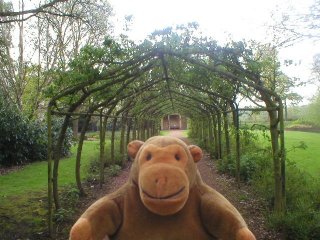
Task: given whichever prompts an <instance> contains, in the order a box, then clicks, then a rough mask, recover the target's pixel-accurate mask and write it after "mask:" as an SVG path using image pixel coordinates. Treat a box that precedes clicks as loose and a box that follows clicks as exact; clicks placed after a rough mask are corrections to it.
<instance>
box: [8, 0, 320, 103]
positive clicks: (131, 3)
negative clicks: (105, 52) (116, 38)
mask: <svg viewBox="0 0 320 240" xmlns="http://www.w3.org/2000/svg"><path fill="white" fill-rule="evenodd" d="M313 1H314V0H241V1H239V0H109V2H110V3H111V5H112V7H113V9H114V14H115V16H114V17H113V21H114V24H115V29H116V31H115V32H116V33H117V32H118V33H119V32H120V31H121V29H122V28H123V22H124V18H125V16H126V15H133V21H132V24H131V31H130V32H129V33H128V34H129V36H130V38H132V39H133V40H136V41H139V40H143V39H145V38H146V37H147V35H149V34H150V33H152V32H153V31H154V30H159V29H163V28H166V27H169V26H174V25H177V24H185V23H188V22H197V23H199V25H200V28H201V30H202V32H203V33H204V34H205V35H207V36H211V37H212V38H214V39H216V40H217V41H218V42H219V43H220V44H221V45H223V44H224V42H226V41H227V40H228V39H232V40H243V39H245V40H251V39H253V40H258V41H260V42H268V41H270V39H271V38H270V37H271V35H272V34H270V32H267V26H268V25H272V22H273V20H272V17H271V16H272V13H276V14H275V15H276V16H278V17H279V16H281V14H282V13H284V12H288V11H291V12H292V11H294V12H295V13H297V14H299V13H307V12H308V9H309V7H310V5H311V4H312V3H313ZM12 2H13V3H14V4H17V2H18V0H12ZM37 2H39V0H25V3H26V5H27V8H28V7H30V8H32V5H33V6H34V4H36V3H37ZM319 52H320V42H318V43H314V42H311V41H304V42H302V43H299V44H296V45H294V46H293V47H290V48H286V49H283V50H281V52H280V59H281V60H282V61H283V60H284V59H291V60H294V61H295V62H299V63H301V64H300V65H298V66H291V67H289V68H288V67H287V68H283V69H282V70H283V71H284V72H285V73H286V74H287V75H288V76H289V77H298V78H301V79H303V80H307V79H309V78H311V71H310V70H311V63H312V58H313V55H314V54H316V53H319ZM316 89H317V88H316V87H315V86H310V85H309V86H307V87H305V88H299V89H298V90H297V91H298V93H299V94H301V95H302V96H303V97H305V98H306V99H307V98H310V97H311V96H312V95H313V94H314V93H315V92H316Z"/></svg>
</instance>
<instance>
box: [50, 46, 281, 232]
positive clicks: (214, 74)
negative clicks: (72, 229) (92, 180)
mask: <svg viewBox="0 0 320 240" xmlns="http://www.w3.org/2000/svg"><path fill="white" fill-rule="evenodd" d="M176 44H177V45H176V46H175V47H172V46H169V44H163V45H159V44H156V43H155V44H154V45H152V46H149V48H147V49H146V48H143V50H142V48H139V47H137V48H136V49H134V51H132V53H130V54H128V55H127V57H125V58H122V59H121V61H115V62H112V63H110V62H108V61H103V60H101V59H103V57H104V55H101V59H98V60H95V61H94V63H91V64H90V65H89V66H88V69H84V68H81V69H79V68H76V69H71V70H70V73H69V74H72V73H71V72H72V71H75V72H77V73H79V71H80V72H81V71H82V72H81V73H83V75H84V74H86V75H85V76H86V77H83V76H81V78H79V79H78V81H76V82H75V83H74V84H73V85H71V86H66V87H65V90H64V91H62V92H60V93H59V94H58V95H56V96H55V97H53V98H52V99H51V100H50V102H49V105H48V114H47V118H48V119H47V120H48V139H49V148H48V152H49V159H48V203H49V230H50V232H52V224H53V223H52V211H53V205H55V208H56V209H59V208H60V207H61V205H60V200H59V191H58V172H59V171H58V169H59V160H60V149H61V147H62V145H63V141H64V138H65V135H66V131H67V128H68V126H69V125H70V123H71V122H72V121H73V120H74V119H77V118H80V117H81V119H82V120H83V121H82V124H81V126H80V127H81V131H80V135H79V138H78V145H77V156H76V166H75V178H76V182H77V186H78V188H79V191H80V193H81V194H85V191H84V189H83V187H82V185H81V176H80V166H81V153H82V146H83V142H84V139H85V134H86V132H87V130H88V126H89V125H90V121H91V120H92V118H93V117H95V118H98V119H99V121H98V122H99V131H100V133H99V134H100V145H99V146H100V157H99V161H100V179H99V181H100V184H103V183H104V166H105V154H106V153H105V147H106V130H107V127H108V126H109V129H110V128H111V161H113V160H112V159H113V158H114V155H113V154H114V139H115V130H116V127H118V129H119V130H120V149H121V151H122V152H123V153H125V151H126V145H127V143H128V142H129V141H131V140H133V139H139V140H146V139H147V138H149V137H151V136H155V135H158V134H159V132H160V130H173V129H186V128H192V134H193V137H196V138H198V139H202V140H203V144H204V146H206V147H208V148H213V149H214V158H216V159H222V158H224V159H228V156H230V155H231V154H235V155H236V178H237V183H238V184H239V182H240V175H239V172H240V165H241V162H240V156H241V149H240V146H241V144H240V131H241V130H240V129H239V114H240V113H241V112H244V111H266V112H268V114H269V119H270V125H269V130H270V136H271V143H272V151H273V166H274V196H275V201H274V209H275V211H276V212H278V213H284V211H285V201H286V200H285V148H284V123H283V105H282V100H281V98H280V97H279V96H278V94H277V93H275V92H274V91H273V90H271V89H269V88H268V87H266V86H265V85H264V84H263V81H262V79H261V74H260V72H259V71H258V70H257V69H256V68H254V67H252V66H253V65H254V64H253V61H252V60H250V58H249V57H248V56H247V55H246V51H245V49H242V50H241V51H240V50H239V48H236V47H234V48H231V47H225V48H222V47H220V46H217V45H216V44H215V43H212V44H211V45H209V46H208V44H206V45H205V44H203V43H196V42H195V43H194V44H193V45H192V46H191V45H185V44H184V43H181V44H180V43H179V42H178V43H176ZM84 71H86V72H84ZM88 72H90V73H88ZM249 96H254V98H255V99H257V100H253V99H252V97H249ZM242 98H246V99H247V101H248V102H251V103H253V104H252V105H253V106H254V107H239V105H238V102H239V99H242ZM257 102H259V103H258V104H257ZM53 115H59V116H63V117H64V122H63V125H62V128H61V130H60V133H59V138H58V141H57V142H56V143H55V144H53V141H52V117H53ZM187 119H188V121H187ZM231 129H232V131H231ZM222 141H224V142H222ZM232 142H234V143H235V146H231V145H232ZM222 146H224V149H222Z"/></svg>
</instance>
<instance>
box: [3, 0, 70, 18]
mask: <svg viewBox="0 0 320 240" xmlns="http://www.w3.org/2000/svg"><path fill="white" fill-rule="evenodd" d="M67 1H68V0H53V1H51V2H49V3H47V4H43V5H42V6H40V7H38V8H35V9H29V10H25V11H18V12H10V11H9V12H0V17H15V16H20V15H25V14H38V13H39V12H43V11H44V9H46V8H49V7H52V6H54V5H55V4H57V3H60V2H67Z"/></svg>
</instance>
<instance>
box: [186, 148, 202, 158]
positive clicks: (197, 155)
mask: <svg viewBox="0 0 320 240" xmlns="http://www.w3.org/2000/svg"><path fill="white" fill-rule="evenodd" d="M188 149H189V151H190V153H191V155H192V158H193V161H194V162H199V161H200V160H201V158H202V155H203V154H202V150H201V148H199V147H198V146H196V145H189V146H188Z"/></svg>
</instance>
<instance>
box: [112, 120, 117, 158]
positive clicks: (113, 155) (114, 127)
mask: <svg viewBox="0 0 320 240" xmlns="http://www.w3.org/2000/svg"><path fill="white" fill-rule="evenodd" d="M116 126H117V118H116V117H115V118H114V119H113V123H112V133H111V164H115V154H114V148H115V147H114V145H115V135H116Z"/></svg>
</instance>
